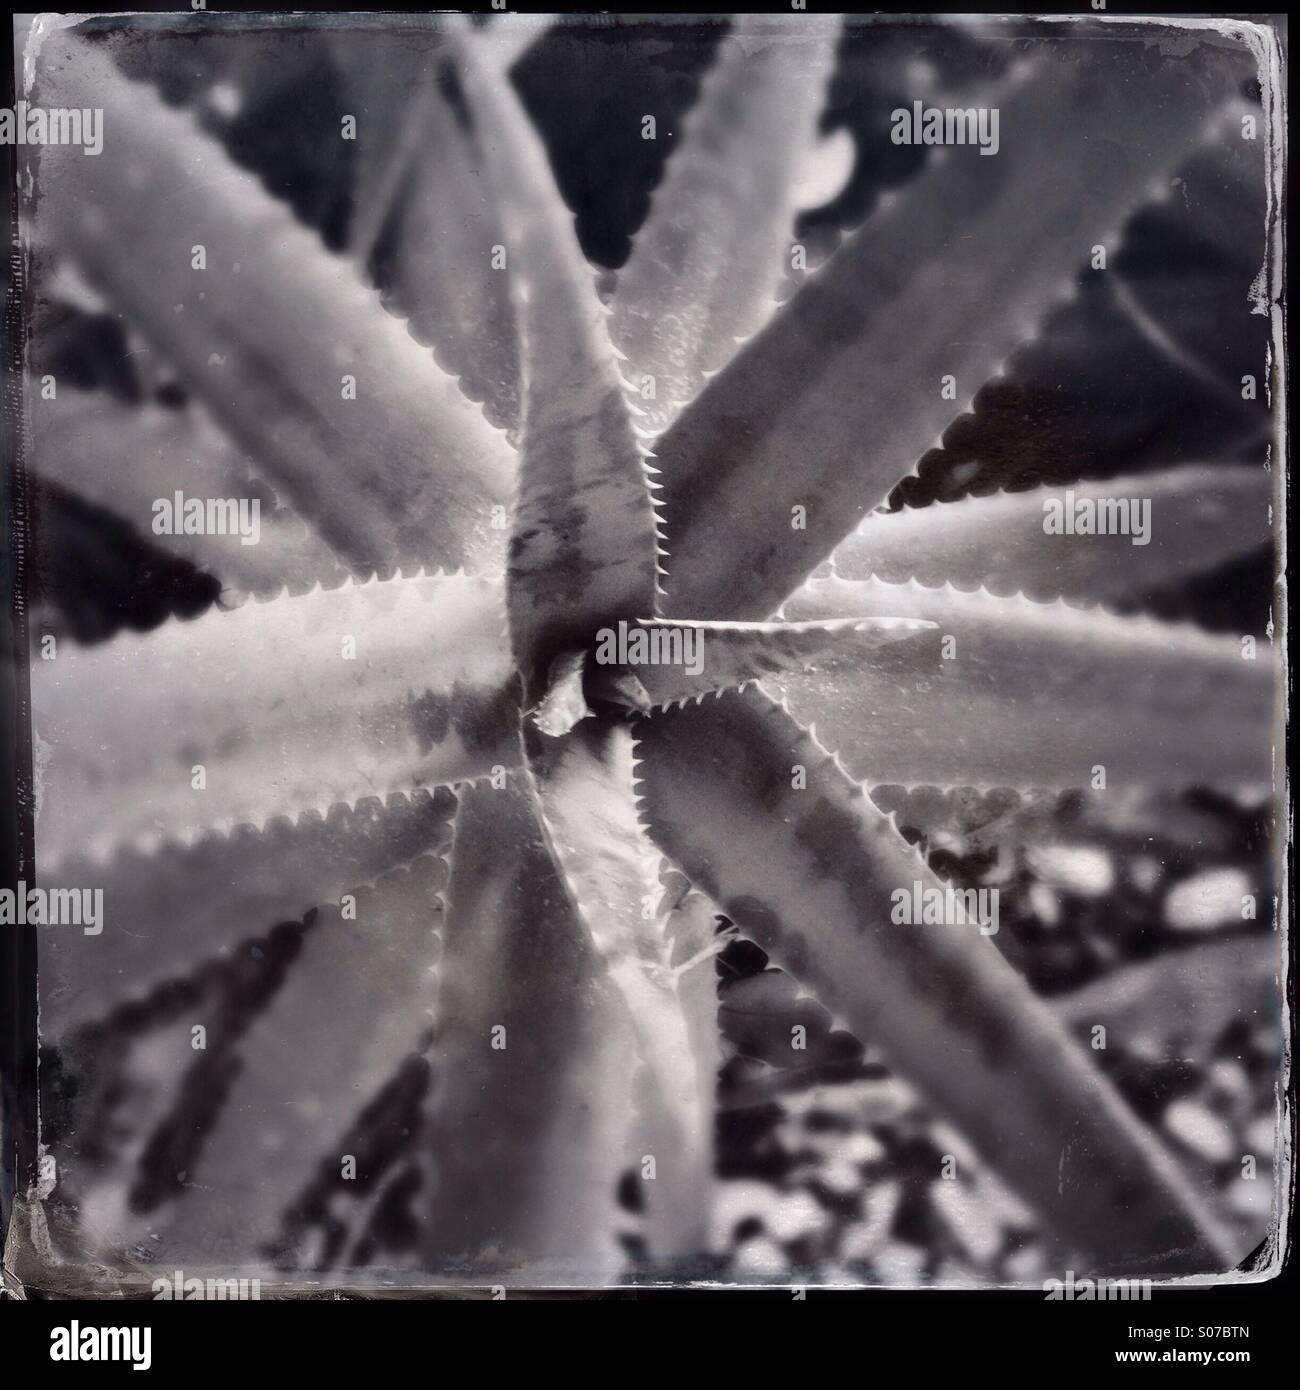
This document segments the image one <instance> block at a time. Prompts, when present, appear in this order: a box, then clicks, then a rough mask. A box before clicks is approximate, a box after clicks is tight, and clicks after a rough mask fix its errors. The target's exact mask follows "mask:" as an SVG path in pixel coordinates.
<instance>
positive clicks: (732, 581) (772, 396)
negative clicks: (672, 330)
mask: <svg viewBox="0 0 1300 1390" xmlns="http://www.w3.org/2000/svg"><path fill="white" fill-rule="evenodd" d="M1103 69H1104V73H1105V78H1104V81H1103V80H1102V77H1101V73H1102V71H1103ZM1228 82H1229V79H1228V76H1227V74H1226V73H1225V71H1224V70H1223V68H1222V66H1221V65H1220V64H1216V61H1215V58H1214V51H1213V50H1210V49H1208V48H1207V49H1206V50H1205V51H1204V52H1203V53H1200V54H1195V55H1192V56H1190V57H1187V56H1182V55H1180V56H1178V57H1169V58H1157V57H1156V56H1154V55H1153V53H1152V51H1151V50H1150V49H1149V48H1148V47H1147V46H1146V45H1145V43H1143V42H1142V41H1141V40H1120V41H1116V42H1113V43H1109V44H1108V45H1107V54H1106V61H1105V63H1104V65H1097V64H1090V63H1079V62H1077V61H1073V60H1072V59H1071V58H1070V57H1067V55H1066V53H1065V52H1064V51H1063V49H1062V48H1061V47H1058V46H1056V45H1055V44H1052V43H1045V44H1043V45H1040V46H1039V47H1038V48H1037V50H1036V51H1035V52H1034V54H1033V57H1032V60H1031V61H1030V62H1029V63H1028V64H1026V65H1025V68H1024V69H1023V70H1022V71H1021V72H1020V73H1019V74H1018V75H1017V76H1015V77H1014V78H1013V79H1012V81H1011V83H1010V86H1009V89H1008V90H1006V91H1004V92H1000V93H999V94H998V95H997V100H996V102H995V103H994V104H996V105H998V106H999V108H1000V112H1001V121H1000V148H999V152H998V153H997V155H996V156H994V157H992V158H983V157H981V156H980V154H979V152H978V151H977V150H975V149H970V148H965V149H952V150H942V151H939V152H938V154H939V156H940V157H938V158H935V159H932V160H931V161H930V162H929V164H928V166H927V168H926V169H925V171H924V172H923V173H922V174H921V175H920V176H919V177H918V178H917V179H916V180H915V181H914V182H913V183H912V184H911V185H910V186H909V187H908V189H907V190H906V191H905V192H904V193H903V194H902V195H901V196H899V197H898V198H897V200H895V201H894V202H892V203H890V204H889V205H888V206H886V207H882V208H880V209H879V210H878V211H877V212H876V214H875V215H874V216H872V217H871V218H870V219H869V220H868V221H867V222H866V223H865V224H864V225H863V226H862V227H861V228H860V229H859V230H858V231H857V232H856V233H855V234H854V235H853V236H852V237H851V238H849V239H848V240H847V241H846V242H845V243H844V244H843V245H842V246H841V247H840V249H839V250H838V251H837V252H836V253H835V255H834V256H832V257H831V259H830V260H829V261H828V262H827V263H826V264H825V265H823V266H822V267H821V268H820V269H819V270H818V271H817V272H816V273H815V274H814V275H813V276H811V277H810V279H809V280H808V282H807V283H806V284H805V285H804V287H803V288H802V289H801V290H800V291H799V293H798V294H797V295H796V296H795V297H794V298H793V299H792V300H791V301H790V302H789V303H787V304H786V305H785V306H784V308H783V309H782V310H781V312H780V313H779V314H778V315H777V316H776V317H775V318H774V319H773V320H772V322H771V323H770V324H769V325H768V327H767V328H766V329H764V330H763V331H762V332H761V333H760V334H759V335H758V336H757V337H755V338H754V339H753V340H751V342H749V343H748V344H747V345H746V347H745V348H744V349H743V350H742V351H741V352H740V353H739V354H738V355H737V356H736V357H735V358H733V359H732V361H731V363H730V364H729V365H728V366H727V367H726V368H725V369H724V370H723V371H722V372H721V373H720V374H719V375H718V376H717V377H715V378H714V379H713V380H712V381H711V382H710V383H709V386H708V389H707V390H706V391H705V392H704V393H703V394H702V395H701V396H699V397H698V398H697V399H696V400H695V401H694V402H693V403H692V404H691V405H690V406H689V407H688V408H687V409H686V410H684V411H683V412H682V414H681V415H680V416H679V417H678V419H677V421H676V423H675V424H674V425H673V427H672V428H671V429H670V430H669V431H668V432H667V433H665V434H664V436H663V437H662V438H661V439H660V440H659V441H658V442H657V445H656V452H657V454H658V457H659V460H660V466H661V467H662V469H663V471H664V481H665V485H666V488H667V493H666V524H667V529H668V542H667V544H668V549H669V551H670V553H671V554H672V556H673V557H674V560H673V563H672V564H671V565H670V566H669V572H670V577H669V579H668V580H667V581H666V583H665V589H666V593H667V600H666V607H667V608H668V609H669V610H670V611H671V610H673V609H676V610H677V611H680V612H689V613H691V614H692V616H694V617H697V618H712V617H724V618H762V617H766V616H768V615H769V614H770V613H771V612H772V610H773V609H774V608H775V607H776V606H777V604H779V603H780V601H781V600H782V598H784V597H785V595H786V594H787V593H788V592H789V591H790V590H791V589H792V588H794V587H795V585H796V584H797V583H798V581H799V580H800V579H801V578H802V577H803V576H805V575H806V574H808V573H809V572H810V571H811V570H812V569H813V568H814V567H815V566H816V565H817V564H818V563H819V562H820V561H821V560H822V559H824V558H825V556H826V555H827V554H828V553H829V552H830V550H831V549H832V548H833V546H834V545H835V544H837V543H838V542H839V541H840V540H841V539H842V537H843V536H844V534H845V533H846V532H847V531H848V530H849V529H850V528H851V527H852V526H853V525H854V524H856V522H857V520H858V519H859V518H860V517H862V516H863V515H865V514H866V513H867V512H869V511H871V510H872V508H874V507H876V506H878V505H879V504H880V503H881V502H882V501H883V500H884V499H885V497H886V496H887V495H888V493H889V491H890V489H891V487H892V486H893V485H894V484H895V483H896V482H897V481H898V480H899V479H900V478H901V477H902V476H903V475H904V474H906V473H908V472H909V471H910V470H911V469H912V468H913V467H914V466H915V464H916V461H917V460H918V459H919V458H920V457H921V455H922V454H923V453H924V452H925V451H926V449H927V448H928V447H929V446H930V445H931V444H932V443H933V442H934V441H935V440H936V439H937V438H938V437H939V435H940V434H941V433H942V431H943V429H944V427H945V426H946V425H947V424H948V423H949V422H950V421H951V420H952V418H953V417H954V416H955V415H956V414H958V413H960V411H961V410H962V409H963V408H964V407H963V404H962V403H963V402H964V401H969V400H970V398H971V397H972V396H973V394H974V392H975V391H976V390H977V389H978V387H979V386H981V385H982V384H983V383H984V382H985V381H986V380H988V379H989V378H990V377H992V376H993V375H994V374H995V373H996V371H997V370H998V368H999V365H1000V364H1001V363H1002V362H1003V360H1004V359H1005V358H1006V356H1007V354H1008V353H1009V352H1010V351H1011V350H1012V349H1013V348H1014V347H1015V346H1016V345H1017V344H1018V343H1019V342H1021V341H1023V340H1024V339H1025V338H1027V337H1030V336H1032V333H1033V330H1034V326H1035V324H1036V323H1037V322H1038V320H1039V319H1040V318H1041V317H1042V316H1043V314H1044V313H1045V312H1046V310H1047V309H1048V307H1049V306H1050V304H1051V303H1052V301H1053V300H1054V299H1056V298H1059V297H1060V296H1062V295H1064V294H1067V293H1068V292H1069V291H1070V277H1071V275H1072V273H1073V272H1074V271H1075V269H1076V268H1077V267H1079V266H1080V265H1081V264H1083V263H1084V261H1085V260H1086V258H1087V256H1088V254H1089V251H1090V249H1091V247H1092V246H1093V245H1094V244H1097V243H1099V242H1101V243H1104V242H1105V241H1106V239H1107V237H1108V236H1110V235H1111V234H1112V233H1113V231H1114V229H1115V228H1116V227H1117V226H1118V225H1120V223H1122V221H1123V218H1124V215H1125V213H1126V212H1127V211H1128V209H1129V208H1131V207H1132V206H1133V205H1134V203H1135V202H1137V201H1140V200H1141V199H1143V198H1145V197H1146V196H1148V194H1149V192H1150V190H1151V189H1152V187H1153V185H1155V184H1157V183H1158V181H1159V180H1161V179H1162V178H1164V177H1167V176H1168V175H1169V173H1170V171H1172V170H1173V169H1175V168H1177V167H1178V164H1179V163H1180V161H1181V160H1182V159H1183V158H1184V157H1185V156H1186V155H1187V153H1188V152H1189V151H1190V150H1191V149H1193V148H1195V147H1196V146H1197V144H1198V143H1199V142H1200V141H1201V140H1202V139H1204V138H1205V135H1206V130H1207V126H1208V123H1209V122H1210V120H1211V118H1212V117H1213V116H1214V115H1215V114H1216V109H1217V107H1218V105H1219V103H1220V100H1221V98H1222V96H1223V95H1224V94H1225V93H1226V89H1227V87H1228ZM1102 148H1104V149H1107V150H1119V151H1122V152H1123V157H1122V158H1121V157H1119V156H1118V155H1117V156H1116V157H1115V158H1109V159H1104V160H1103V159H1098V158H1095V157H1093V155H1092V153H1091V152H1092V151H1094V150H1098V149H1102ZM1071 170H1087V176H1086V178H1081V177H1079V176H1077V175H1073V174H1070V173H1068V172H1067V171H1071ZM953 208H960V209H962V215H961V216H960V217H953V215H952V209H953ZM945 377H952V378H953V379H954V382H955V400H954V399H952V398H949V399H945V398H944V391H943V388H944V385H945V382H944V378H945ZM796 509H802V511H799V510H796ZM737 553H742V554H744V555H745V556H746V564H745V565H744V567H743V569H737V568H736V566H735V565H734V563H733V560H732V557H734V556H735V555H736V554H737Z"/></svg>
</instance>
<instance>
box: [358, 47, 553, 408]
mask: <svg viewBox="0 0 1300 1390" xmlns="http://www.w3.org/2000/svg"><path fill="white" fill-rule="evenodd" d="M526 32H528V33H529V36H531V33H532V32H535V31H526ZM510 38H511V39H512V40H513V38H514V36H513V35H512V36H510ZM475 41H476V42H477V43H491V42H492V37H491V31H489V33H488V34H480V35H477V36H476V39H475ZM500 42H501V40H500V39H497V43H498V44H499V43H500ZM339 45H340V52H341V53H342V54H343V55H344V56H345V58H346V66H345V71H346V81H347V84H348V91H349V93H350V100H351V102H352V105H353V107H354V108H355V109H356V110H357V112H358V121H357V137H358V138H357V145H358V155H359V158H358V161H357V163H358V175H357V181H356V185H355V187H354V190H353V205H354V215H353V223H352V229H351V241H350V249H351V251H352V254H353V255H354V256H356V257H358V258H359V259H360V260H361V261H362V262H363V263H365V262H368V261H369V260H370V257H371V253H372V251H374V250H375V243H376V242H377V241H379V240H380V237H381V234H382V235H383V237H384V239H385V247H386V251H385V254H383V255H382V257H381V258H380V260H379V263H378V265H377V267H376V268H377V271H378V277H379V284H380V288H381V290H382V292H383V295H384V300H385V303H387V304H390V305H392V306H393V307H394V308H395V309H396V310H397V311H398V312H399V313H401V314H403V315H404V316H406V318H407V321H408V325H409V327H410V329H411V331H412V332H413V333H414V334H415V336H416V337H417V338H418V339H419V340H420V341H421V342H422V343H425V344H427V345H428V346H430V347H431V348H432V349H433V351H434V355H435V356H436V358H437V360H438V362H439V364H440V365H441V366H442V367H443V368H444V369H445V370H446V371H448V372H449V373H451V374H452V375H453V376H455V377H456V378H457V379H458V380H459V382H460V386H461V389H462V391H464V393H465V394H466V395H467V396H468V397H469V398H470V399H471V400H474V401H482V402H483V405H484V410H485V413H486V414H487V416H488V418H489V419H490V420H491V421H492V423H493V424H494V425H497V426H500V427H501V428H503V429H512V428H514V427H516V426H517V425H518V423H519V343H518V334H517V329H516V324H515V311H514V305H513V303H512V301H511V297H510V287H509V269H508V266H502V265H500V264H499V263H496V256H497V254H499V253H498V248H502V247H504V245H505V231H504V224H503V220H502V216H501V211H500V208H499V206H498V202H497V198H496V194H495V190H494V187H493V184H492V181H491V179H490V178H489V176H488V172H487V154H488V152H487V150H486V149H485V148H484V146H483V142H482V134H481V132H480V130H479V128H478V125H477V121H476V118H475V113H474V111H473V110H472V109H471V108H470V107H469V106H468V105H466V103H465V101H464V97H463V94H462V92H461V90H460V85H459V79H458V77H457V75H456V70H455V64H454V62H453V60H452V57H451V56H450V54H449V53H448V50H447V45H446V40H445V38H444V37H443V36H442V35H441V34H439V33H438V32H436V31H430V30H428V29H426V28H423V27H420V26H403V27H402V28H401V29H399V30H398V31H396V32H393V31H391V30H389V31H386V32H383V31H381V32H373V33H370V32H363V33H357V32H354V31H353V30H351V29H349V30H348V31H347V32H345V33H344V34H342V35H340V37H339Z"/></svg>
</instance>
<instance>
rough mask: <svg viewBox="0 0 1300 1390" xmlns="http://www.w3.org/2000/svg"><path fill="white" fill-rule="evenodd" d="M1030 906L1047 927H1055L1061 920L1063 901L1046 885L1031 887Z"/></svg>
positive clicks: (1033, 884)
mask: <svg viewBox="0 0 1300 1390" xmlns="http://www.w3.org/2000/svg"><path fill="white" fill-rule="evenodd" d="M1029 906H1030V908H1031V909H1032V911H1033V914H1034V916H1035V917H1037V918H1038V920H1039V921H1040V922H1041V923H1042V924H1043V925H1044V926H1045V927H1054V926H1056V924H1057V923H1058V922H1059V921H1060V920H1061V900H1060V899H1059V898H1058V897H1057V896H1056V892H1055V890H1054V889H1052V888H1050V887H1049V886H1048V885H1047V884H1046V883H1031V884H1030V885H1029Z"/></svg>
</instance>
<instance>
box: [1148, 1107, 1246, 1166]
mask: <svg viewBox="0 0 1300 1390" xmlns="http://www.w3.org/2000/svg"><path fill="white" fill-rule="evenodd" d="M1165 1128H1166V1129H1167V1130H1168V1131H1169V1133H1170V1134H1172V1135H1173V1136H1174V1138H1175V1139H1177V1140H1178V1141H1179V1142H1180V1143H1181V1144H1183V1145H1185V1146H1186V1147H1187V1148H1189V1149H1191V1150H1192V1152H1193V1153H1197V1154H1199V1155H1200V1156H1201V1157H1202V1158H1204V1159H1206V1160H1207V1161H1208V1162H1210V1163H1226V1162H1227V1161H1228V1159H1230V1158H1231V1157H1232V1156H1233V1153H1234V1151H1235V1149H1236V1147H1237V1146H1236V1144H1235V1143H1234V1142H1233V1138H1232V1130H1230V1129H1229V1128H1228V1126H1227V1125H1226V1124H1225V1123H1224V1122H1223V1121H1222V1120H1221V1119H1220V1118H1219V1117H1218V1116H1217V1115H1215V1114H1213V1113H1212V1112H1211V1111H1209V1110H1207V1109H1206V1108H1205V1106H1203V1105H1202V1104H1201V1103H1200V1102H1199V1101H1194V1100H1176V1101H1174V1103H1173V1104H1172V1105H1170V1106H1169V1108H1168V1109H1167V1110H1166V1111H1165Z"/></svg>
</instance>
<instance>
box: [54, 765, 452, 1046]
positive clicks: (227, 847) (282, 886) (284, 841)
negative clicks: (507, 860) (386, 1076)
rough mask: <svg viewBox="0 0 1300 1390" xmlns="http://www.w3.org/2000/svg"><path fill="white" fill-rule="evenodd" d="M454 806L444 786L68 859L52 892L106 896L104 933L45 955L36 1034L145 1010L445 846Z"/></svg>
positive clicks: (64, 942) (78, 936) (68, 939)
mask: <svg viewBox="0 0 1300 1390" xmlns="http://www.w3.org/2000/svg"><path fill="white" fill-rule="evenodd" d="M453 806H454V798H453V796H452V793H451V792H450V791H448V790H446V789H445V788H443V789H439V790H437V791H436V792H433V793H430V792H418V793H416V794H414V795H412V796H409V797H406V796H399V797H392V798H390V800H389V801H388V803H387V804H385V803H382V802H380V801H378V800H376V799H373V798H368V799H366V800H363V801H360V802H358V804H357V805H356V806H355V807H348V806H343V805H338V806H334V807H332V808H331V809H330V810H329V812H328V814H327V815H324V816H321V815H319V814H310V815H304V816H303V817H302V818H301V819H300V820H298V821H297V822H296V823H290V822H289V821H287V820H275V821H272V822H271V823H270V824H268V825H267V826H266V827H265V828H264V829H262V830H254V829H252V828H251V827H244V828H242V829H240V830H237V831H236V832H235V833H234V834H232V835H231V836H230V837H229V838H225V837H219V836H214V837H210V838H207V839H204V840H201V841H200V842H199V843H197V844H194V845H190V846H183V845H179V844H163V845H162V846H160V847H159V848H158V849H157V850H156V851H154V852H153V853H150V854H141V853H133V852H131V851H124V852H123V853H121V854H118V855H115V856H114V857H113V858H111V859H109V860H108V861H107V862H106V863H100V864H97V863H94V862H93V861H91V860H89V859H86V858H82V857H80V856H74V857H72V858H69V859H66V860H64V861H63V862H61V863H58V864H57V865H56V866H54V867H53V868H52V869H50V870H48V871H43V872H42V874H41V882H42V884H43V885H44V886H46V887H49V888H84V887H86V886H87V885H95V886H97V887H100V888H102V890H103V894H104V897H103V902H104V915H103V920H102V923H101V925H102V930H101V931H99V932H98V933H96V934H94V935H85V934H83V933H79V932H74V933H73V934H71V935H68V934H62V933H55V934H52V935H51V936H50V937H49V938H48V940H47V942H46V944H45V945H44V946H43V947H42V950H41V957H40V993H41V1029H42V1033H43V1034H44V1036H45V1037H46V1038H47V1039H54V1040H58V1039H62V1038H65V1037H66V1036H68V1035H69V1034H70V1033H72V1032H74V1031H75V1030H76V1029H78V1028H80V1027H82V1026H84V1025H86V1024H88V1023H90V1022H92V1021H93V1020H103V1019H105V1018H107V1017H108V1016H109V1015H110V1014H111V1013H112V1012H113V1011H114V1010H116V1009H119V1008H121V1007H122V1006H123V1005H126V1004H131V1003H136V1004H138V1003H140V1002H141V1001H144V1000H146V999H148V998H149V997H151V996H152V994H153V992H154V991H155V990H157V989H158V988H160V987H161V986H163V985H164V984H166V983H167V982H168V981H173V980H178V979H181V978H183V977H184V976H185V975H186V974H187V973H188V972H190V971H192V970H194V969H195V968H196V967H197V966H199V964H200V963H203V966H204V967H205V968H206V967H208V966H210V965H211V964H212V963H213V962H217V961H221V960H225V959H229V958H230V956H231V954H232V952H234V951H235V950H236V949H237V948H238V946H239V944H240V943H242V942H244V941H245V940H247V939H248V938H249V937H250V936H255V935H256V934H257V933H258V932H261V931H268V930H270V928H271V927H273V926H275V925H276V923H278V922H283V921H297V920H299V919H301V917H302V916H303V914H304V913H305V912H306V911H307V910H308V909H309V908H312V907H315V906H317V905H319V904H321V903H331V902H333V903H337V902H338V901H339V899H340V897H341V895H342V894H343V893H345V892H347V891H349V890H353V889H356V888H357V887H359V886H361V885H364V884H367V883H370V882H372V881H373V880H375V879H377V878H378V877H380V876H381V875H382V874H384V873H386V872H388V871H389V870H391V869H394V868H397V867H399V866H400V865H402V864H405V863H407V862H408V861H409V860H412V859H414V858H416V857H417V856H418V855H420V854H423V853H426V852H427V851H428V850H430V849H431V848H433V847H434V846H435V845H437V844H438V843H439V842H440V840H441V839H442V838H444V831H445V830H446V829H447V828H448V823H449V817H450V812H451V809H452V807H453Z"/></svg>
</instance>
